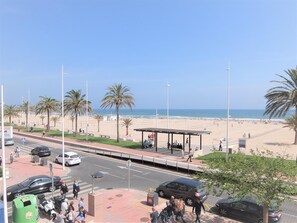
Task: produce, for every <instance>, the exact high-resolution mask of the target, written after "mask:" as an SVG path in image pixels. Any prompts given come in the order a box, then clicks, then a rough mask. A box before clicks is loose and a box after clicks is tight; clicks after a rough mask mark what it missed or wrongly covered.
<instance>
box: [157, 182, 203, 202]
mask: <svg viewBox="0 0 297 223" xmlns="http://www.w3.org/2000/svg"><path fill="white" fill-rule="evenodd" d="M156 192H157V193H158V194H159V196H160V197H171V196H174V197H175V198H183V200H184V201H185V203H186V204H187V205H189V206H192V205H193V203H194V200H195V199H196V198H195V192H198V194H199V196H200V199H201V201H202V202H204V201H205V200H206V199H207V195H208V191H207V190H205V184H204V183H203V182H201V181H197V180H192V179H188V178H183V177H181V178H177V179H175V180H173V181H167V182H165V183H162V184H161V185H159V186H158V187H157V188H156Z"/></svg>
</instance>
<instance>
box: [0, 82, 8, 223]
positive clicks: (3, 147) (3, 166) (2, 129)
mask: <svg viewBox="0 0 297 223" xmlns="http://www.w3.org/2000/svg"><path fill="white" fill-rule="evenodd" d="M3 107H4V102H3V85H1V147H2V160H3V161H2V181H3V206H4V222H5V223H8V211H7V190H6V167H5V164H6V163H5V143H4V108H3Z"/></svg>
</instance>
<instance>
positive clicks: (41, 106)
mask: <svg viewBox="0 0 297 223" xmlns="http://www.w3.org/2000/svg"><path fill="white" fill-rule="evenodd" d="M40 98H41V100H40V101H39V102H38V103H37V104H36V107H35V114H36V115H39V114H44V113H46V114H47V127H46V129H47V131H49V130H50V113H51V112H55V111H59V109H60V103H59V102H58V101H57V100H56V99H54V98H49V97H45V96H40Z"/></svg>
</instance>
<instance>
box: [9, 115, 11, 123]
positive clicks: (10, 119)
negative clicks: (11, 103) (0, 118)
mask: <svg viewBox="0 0 297 223" xmlns="http://www.w3.org/2000/svg"><path fill="white" fill-rule="evenodd" d="M9 123H10V124H11V116H9Z"/></svg>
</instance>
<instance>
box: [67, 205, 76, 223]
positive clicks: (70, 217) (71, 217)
mask: <svg viewBox="0 0 297 223" xmlns="http://www.w3.org/2000/svg"><path fill="white" fill-rule="evenodd" d="M68 210H69V211H68V213H67V215H66V218H67V220H68V222H67V223H74V218H75V217H74V210H73V209H69V208H68Z"/></svg>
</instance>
